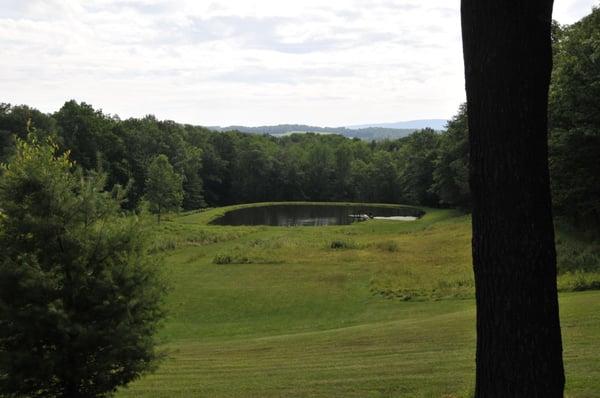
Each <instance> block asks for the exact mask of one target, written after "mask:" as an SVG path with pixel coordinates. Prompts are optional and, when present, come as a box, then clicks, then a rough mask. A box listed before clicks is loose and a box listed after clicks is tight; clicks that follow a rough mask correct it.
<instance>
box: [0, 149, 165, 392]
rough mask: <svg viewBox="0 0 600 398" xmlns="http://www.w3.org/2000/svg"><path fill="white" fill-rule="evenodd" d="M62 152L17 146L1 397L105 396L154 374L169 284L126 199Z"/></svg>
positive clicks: (1, 268) (6, 200)
mask: <svg viewBox="0 0 600 398" xmlns="http://www.w3.org/2000/svg"><path fill="white" fill-rule="evenodd" d="M56 153H57V147H56V146H55V145H53V144H47V143H39V142H37V141H35V140H34V141H33V142H32V143H31V144H29V143H26V142H24V141H21V140H17V142H16V153H15V156H14V158H13V160H12V161H11V162H10V163H9V164H8V165H4V166H3V167H2V168H3V176H2V177H1V179H0V203H1V204H2V205H1V206H2V214H1V218H0V248H1V250H0V394H6V395H9V396H13V395H15V396H31V397H75V396H78V397H79V396H85V397H96V396H98V397H99V396H105V395H106V394H110V393H112V392H113V391H115V389H116V388H117V387H118V386H121V385H125V384H127V383H128V382H130V381H131V380H134V379H136V378H138V377H139V376H140V375H141V374H143V373H145V372H147V371H149V370H151V369H152V368H153V363H154V362H155V360H156V359H157V358H158V354H157V352H156V350H155V340H154V337H153V336H154V333H155V331H156V329H157V326H158V323H159V321H160V319H161V318H162V316H163V312H162V309H161V300H162V299H161V298H162V296H163V293H164V284H163V282H161V279H160V278H159V275H158V273H157V268H156V264H155V262H154V261H152V260H150V259H149V258H148V257H147V253H146V247H145V241H146V240H145V238H144V233H143V230H142V229H141V228H140V227H141V226H140V224H139V222H137V221H136V219H135V218H133V217H128V218H124V217H122V216H121V215H120V209H119V198H120V197H121V196H122V192H119V190H118V189H117V190H115V191H114V192H113V193H109V192H105V191H104V190H103V188H104V185H105V182H106V179H105V176H104V175H103V174H101V173H92V174H90V175H89V176H88V175H85V174H84V173H83V172H82V171H81V169H74V164H73V162H72V161H70V160H69V157H68V153H65V154H62V155H57V154H56ZM114 196H116V199H115V198H114Z"/></svg>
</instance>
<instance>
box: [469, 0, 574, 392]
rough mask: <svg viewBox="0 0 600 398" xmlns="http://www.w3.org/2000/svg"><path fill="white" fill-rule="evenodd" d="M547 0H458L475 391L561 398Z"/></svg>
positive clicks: (562, 386)
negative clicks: (466, 142)
mask: <svg viewBox="0 0 600 398" xmlns="http://www.w3.org/2000/svg"><path fill="white" fill-rule="evenodd" d="M552 6H553V1H552V0H528V1H525V0H462V4H461V14H462V31H463V50H464V60H465V78H466V89H467V106H468V117H469V131H470V138H469V140H470V146H471V154H470V161H471V171H470V183H471V190H472V196H473V267H474V272H475V287H476V298H477V354H476V355H477V359H476V362H477V371H476V387H475V396H476V397H478V398H482V397H486V398H489V397H498V398H511V397H527V398H534V397H544V398H553V397H562V396H563V389H564V370H563V362H562V343H561V334H560V321H559V315H558V299H557V290H556V252H555V247H554V227H553V222H552V209H551V202H550V185H549V174H548V148H547V125H548V122H547V107H548V105H547V104H548V86H549V82H550V72H551V69H552V49H551V42H550V28H551V18H552Z"/></svg>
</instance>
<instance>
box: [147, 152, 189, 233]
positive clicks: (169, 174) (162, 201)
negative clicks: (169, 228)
mask: <svg viewBox="0 0 600 398" xmlns="http://www.w3.org/2000/svg"><path fill="white" fill-rule="evenodd" d="M146 199H147V200H148V201H149V202H150V211H152V212H153V213H155V214H156V215H157V218H158V222H160V216H161V214H163V213H164V212H166V211H173V210H179V209H180V207H181V203H182V201H183V185H182V181H181V177H180V176H179V175H178V174H177V173H175V171H174V170H173V166H171V164H170V163H169V159H168V158H167V157H166V156H165V155H158V156H156V157H155V158H154V159H153V160H152V162H151V163H150V165H149V166H148V179H147V180H146Z"/></svg>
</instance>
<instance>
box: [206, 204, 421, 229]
mask: <svg viewBox="0 0 600 398" xmlns="http://www.w3.org/2000/svg"><path fill="white" fill-rule="evenodd" d="M423 214H424V212H423V211H421V210H419V209H415V208H410V207H384V206H376V205H359V204H356V205H354V204H347V205H333V204H332V205H330V204H274V205H266V206H258V207H244V208H241V209H237V210H231V211H228V212H227V213H225V214H224V215H223V216H221V217H219V218H216V219H214V220H213V221H212V222H211V224H214V225H271V226H279V227H286V226H289V227H292V226H323V225H348V224H352V223H354V222H360V221H366V220H369V219H372V218H374V219H378V220H390V221H413V220H416V219H418V218H419V217H421V216H422V215H423Z"/></svg>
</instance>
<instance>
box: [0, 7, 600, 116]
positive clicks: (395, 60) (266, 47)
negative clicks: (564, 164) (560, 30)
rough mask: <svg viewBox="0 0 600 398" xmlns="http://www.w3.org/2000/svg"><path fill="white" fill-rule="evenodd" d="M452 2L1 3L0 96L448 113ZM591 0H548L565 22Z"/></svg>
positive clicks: (453, 101) (42, 101)
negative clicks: (552, 0) (553, 2)
mask: <svg viewBox="0 0 600 398" xmlns="http://www.w3.org/2000/svg"><path fill="white" fill-rule="evenodd" d="M459 4H460V1H458V0H426V1H422V0H414V1H413V0H327V1H325V0H301V1H284V0H255V1H251V0H219V1H208V0H207V1H204V0H189V1H188V0H142V1H134V0H85V1H84V0H81V1H75V0H0V43H1V45H0V102H10V103H13V104H22V103H24V104H28V105H31V106H34V107H37V108H38V109H40V110H42V111H45V112H50V111H55V110H57V109H58V108H59V107H60V106H61V105H62V104H63V103H64V102H65V101H66V100H68V99H72V98H73V99H76V100H78V101H85V102H88V103H91V104H92V105H94V106H95V107H97V108H102V109H103V110H104V111H105V112H106V113H111V114H118V115H120V116H121V117H123V118H126V117H131V116H136V117H137V116H143V115H145V114H149V113H152V114H155V115H156V116H157V117H159V118H161V119H172V120H175V121H179V122H186V123H194V124H202V125H231V124H244V125H261V124H278V123H306V124H311V125H320V126H339V125H351V124H363V123H382V122H394V121H401V120H411V119H423V118H448V117H450V116H452V115H453V114H454V113H455V112H456V110H457V108H458V106H459V104H460V103H461V102H462V101H464V98H465V95H464V81H463V69H462V68H463V65H462V52H461V39H460V19H459ZM595 4H598V0H556V1H555V11H554V18H555V19H557V20H558V21H559V22H561V23H572V22H575V21H576V20H578V19H579V18H581V17H582V16H584V15H586V14H588V13H589V12H590V11H591V7H592V5H595Z"/></svg>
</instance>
